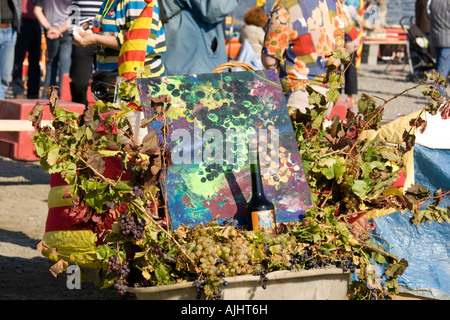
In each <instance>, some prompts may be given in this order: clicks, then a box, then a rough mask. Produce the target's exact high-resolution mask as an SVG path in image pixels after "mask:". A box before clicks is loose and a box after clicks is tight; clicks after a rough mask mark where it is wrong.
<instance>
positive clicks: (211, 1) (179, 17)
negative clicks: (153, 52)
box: [160, 0, 239, 75]
mask: <svg viewBox="0 0 450 320" xmlns="http://www.w3.org/2000/svg"><path fill="white" fill-rule="evenodd" d="M160 5H161V19H162V21H163V24H164V31H165V33H166V45H167V52H166V54H165V55H164V56H163V62H164V65H165V66H166V71H167V74H168V75H179V74H193V73H211V71H213V70H214V68H216V67H217V66H219V65H221V64H223V63H225V62H227V60H228V59H227V53H226V49H225V35H224V30H223V26H222V22H223V20H224V19H225V17H226V16H227V15H229V14H230V13H231V12H232V11H233V10H234V9H235V8H236V7H237V6H238V5H239V0H227V1H223V0H163V1H160Z"/></svg>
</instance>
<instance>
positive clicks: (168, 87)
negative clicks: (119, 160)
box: [137, 70, 314, 228]
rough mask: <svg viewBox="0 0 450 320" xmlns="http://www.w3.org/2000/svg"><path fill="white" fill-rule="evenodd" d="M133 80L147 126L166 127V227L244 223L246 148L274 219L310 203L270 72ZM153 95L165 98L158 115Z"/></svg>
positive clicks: (292, 216) (288, 217)
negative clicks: (253, 155)
mask: <svg viewBox="0 0 450 320" xmlns="http://www.w3.org/2000/svg"><path fill="white" fill-rule="evenodd" d="M137 85H138V90H139V97H140V100H141V105H142V107H143V110H144V114H145V116H146V118H149V119H155V120H154V121H152V122H151V124H150V125H149V128H148V129H149V130H152V129H157V131H158V130H160V129H161V128H162V126H163V125H164V124H166V125H165V128H170V130H169V131H167V130H166V131H165V134H166V139H167V140H166V142H167V143H168V144H169V145H170V148H171V157H172V162H173V165H172V166H170V167H169V169H168V172H167V175H166V181H165V186H166V190H165V191H166V192H165V193H166V194H167V202H168V203H167V205H168V208H169V213H170V218H171V220H172V223H173V227H174V228H177V227H178V226H180V225H181V224H184V225H190V224H191V225H194V224H197V223H204V222H208V221H210V220H212V219H213V218H218V219H219V222H220V221H223V220H227V219H234V220H237V222H238V224H246V210H245V208H246V204H247V201H248V200H249V198H250V197H251V192H252V190H251V178H250V164H249V157H248V153H249V151H251V150H252V149H253V150H258V151H259V159H260V165H261V172H262V178H263V183H264V191H265V194H266V197H267V198H268V199H269V200H270V201H272V202H273V204H274V205H275V211H276V219H277V221H278V222H280V221H284V222H287V221H293V220H297V219H299V218H300V217H301V216H303V215H304V214H305V210H306V209H307V208H313V207H314V205H313V201H312V197H311V192H310V189H309V185H308V181H307V180H306V177H305V172H304V169H303V165H302V161H301V157H300V153H299V150H298V146H297V142H296V139H295V135H294V131H293V128H292V124H291V121H290V117H289V112H288V109H287V106H286V103H285V99H284V95H283V92H282V89H281V85H280V83H279V80H278V75H277V73H276V72H274V71H271V70H263V71H242V72H229V73H212V74H198V75H179V76H165V77H157V78H139V79H137ZM159 97H169V98H170V107H169V109H168V110H167V111H166V112H165V113H164V114H163V115H161V114H160V115H159V116H158V113H157V112H155V108H154V107H152V103H151V102H152V100H155V99H156V100H158V98H159ZM161 100H163V99H161ZM167 124H168V125H167ZM159 138H160V140H161V141H163V139H165V138H164V137H163V136H162V134H160V136H159Z"/></svg>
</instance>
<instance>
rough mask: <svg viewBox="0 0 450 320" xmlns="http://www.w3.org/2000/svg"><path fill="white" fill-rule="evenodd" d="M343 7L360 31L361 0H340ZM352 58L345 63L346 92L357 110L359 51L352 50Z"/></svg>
mask: <svg viewBox="0 0 450 320" xmlns="http://www.w3.org/2000/svg"><path fill="white" fill-rule="evenodd" d="M340 1H341V5H342V9H343V10H344V13H345V14H346V16H347V18H348V19H349V21H350V23H351V24H352V25H353V26H354V27H355V29H356V30H357V31H358V32H359V31H360V29H361V28H362V21H361V16H360V15H359V9H360V8H359V6H360V1H359V0H340ZM350 58H351V60H350V61H349V62H348V63H346V64H344V65H343V70H344V71H345V72H344V79H345V84H344V93H345V94H346V95H347V98H346V102H347V103H348V104H349V105H350V106H351V107H352V110H353V111H354V112H355V111H357V110H356V109H357V103H356V101H355V99H354V98H353V96H354V95H356V94H358V70H357V69H356V58H357V53H356V51H355V52H352V54H351V55H350Z"/></svg>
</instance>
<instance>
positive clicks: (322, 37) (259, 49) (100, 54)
mask: <svg viewBox="0 0 450 320" xmlns="http://www.w3.org/2000/svg"><path fill="white" fill-rule="evenodd" d="M387 1H388V0H370V1H360V0H340V1H336V0H320V1H319V0H304V1H287V0H277V1H275V4H274V6H273V7H272V8H270V10H268V8H266V1H264V0H257V1H256V2H255V6H253V7H252V8H250V9H249V10H248V11H247V12H245V14H244V23H245V25H244V27H243V28H242V29H241V32H240V38H239V41H240V43H241V45H242V47H241V49H240V56H239V57H238V60H240V61H244V62H248V63H250V64H251V65H252V66H253V67H254V68H255V69H257V70H259V69H276V70H277V71H278V72H279V76H280V81H281V84H282V86H283V90H284V91H285V93H286V97H287V98H288V99H289V98H290V96H291V95H292V94H293V93H294V92H297V91H304V90H305V86H306V85H307V84H309V85H318V87H317V90H321V89H322V88H326V84H325V83H324V82H323V81H324V78H323V75H324V70H325V69H324V68H325V67H326V65H327V64H328V63H330V61H329V60H328V56H327V55H328V54H329V52H330V50H333V49H335V48H336V47H338V46H342V47H345V49H346V50H347V51H348V52H349V53H352V54H353V53H354V52H355V51H356V49H357V48H358V46H359V45H360V41H361V39H360V37H358V33H359V32H360V31H361V29H362V28H363V26H365V25H364V18H365V17H367V14H370V13H373V12H376V17H377V19H376V22H377V27H383V26H385V23H386V13H387ZM419 3H420V6H419ZM238 5H239V0H227V1H226V2H223V1H219V0H158V1H156V0H154V1H151V0H89V1H85V0H1V5H0V19H1V21H0V60H1V61H0V82H1V85H0V99H4V98H28V99H36V98H41V97H42V98H46V97H47V96H46V92H45V90H43V88H47V87H49V86H52V85H53V86H57V87H58V88H59V90H60V91H59V94H60V95H61V94H62V92H63V91H64V90H66V91H65V92H66V93H67V91H68V90H70V97H71V100H72V101H74V102H79V103H83V104H85V105H87V104H88V103H89V102H88V100H89V98H90V97H89V96H88V88H89V85H90V83H91V81H92V77H93V76H94V75H95V74H96V73H98V72H116V73H119V74H120V72H121V69H120V68H119V66H118V64H120V62H121V61H122V60H123V59H126V58H127V57H131V56H132V55H128V54H131V53H128V54H127V55H123V56H122V57H120V54H121V51H122V48H123V44H124V42H125V41H126V39H127V32H128V31H130V30H131V29H132V25H133V22H134V21H135V20H136V19H137V18H138V17H139V16H140V14H141V13H142V12H143V11H144V8H150V11H149V12H150V13H149V15H150V17H151V19H152V22H151V25H149V26H147V27H146V28H148V29H149V31H148V32H149V33H148V37H147V38H148V39H147V44H146V47H145V48H144V49H143V50H144V52H145V53H144V56H143V57H141V58H140V59H141V60H142V59H144V60H145V61H143V62H144V63H145V65H150V67H151V73H150V74H151V75H154V76H158V75H175V74H191V73H210V72H211V71H212V70H213V69H214V68H215V67H217V66H218V65H220V64H222V63H225V62H227V60H228V59H229V56H228V55H227V52H226V49H225V46H226V38H225V35H224V20H225V18H226V17H227V16H229V15H230V14H231V13H232V12H233V10H235V9H236V8H237V7H238ZM449 6H450V4H449V1H445V0H432V1H430V0H417V5H416V19H420V21H419V22H420V23H421V24H423V21H425V20H427V21H426V22H425V23H427V24H428V25H429V26H430V27H429V28H428V29H426V30H427V32H428V33H429V34H430V35H431V36H432V40H433V43H434V44H435V46H436V52H437V53H438V59H439V61H441V62H440V64H439V66H440V67H442V68H443V71H444V72H445V73H448V68H444V65H445V63H444V62H445V61H446V58H447V56H448V54H449V52H448V49H447V48H449V47H450V45H449V44H448V43H447V39H448V38H449V36H447V34H450V31H448V30H449V29H450V28H449V26H448V25H449V24H450V23H449V21H450V17H448V16H450V13H449ZM424 11H425V12H424ZM322 16H329V17H331V18H330V19H331V20H333V19H334V20H333V23H334V24H333V25H331V24H329V23H326V21H323V20H321V17H322ZM292 17H294V18H292ZM447 18H449V19H447ZM291 20H293V21H294V22H292V23H291V22H290V21H291ZM434 30H437V31H434ZM129 37H130V36H129V35H128V38H129ZM355 64H356V62H355V60H354V55H353V60H352V61H351V62H350V65H348V66H345V68H346V70H348V79H346V88H345V90H346V91H345V92H346V93H347V96H348V100H349V101H350V102H351V101H353V98H352V95H353V94H355V93H356V92H357V79H356V77H357V76H356V71H355V70H354V69H353V67H352V66H354V65H355ZM449 65H450V64H449ZM352 69H353V70H352ZM294 96H295V95H294ZM296 99H298V97H297V98H296ZM298 101H300V100H298ZM292 103H293V105H294V104H295V103H294V101H292ZM301 103H304V102H301ZM299 108H300V109H302V108H303V107H299Z"/></svg>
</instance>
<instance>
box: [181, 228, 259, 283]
mask: <svg viewBox="0 0 450 320" xmlns="http://www.w3.org/2000/svg"><path fill="white" fill-rule="evenodd" d="M186 246H187V248H186V253H187V254H188V255H189V257H190V258H191V259H192V260H194V261H195V262H196V263H197V265H198V266H199V267H200V269H201V270H202V274H203V275H205V276H206V277H207V278H216V279H219V278H222V277H229V276H236V275H242V274H251V273H252V272H253V267H252V265H251V263H250V262H251V261H250V258H251V247H250V243H249V242H248V240H246V239H245V238H244V237H243V236H241V235H240V234H236V236H235V237H228V238H221V239H219V237H218V236H214V233H213V232H208V230H207V228H202V229H199V230H196V231H195V232H193V234H192V239H190V241H189V243H188V244H186Z"/></svg>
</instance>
